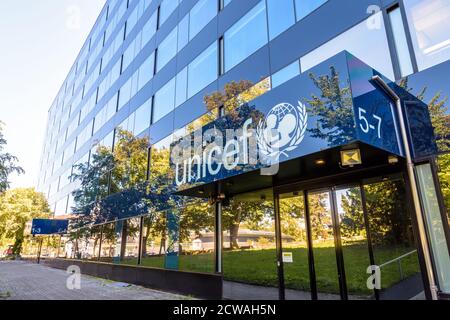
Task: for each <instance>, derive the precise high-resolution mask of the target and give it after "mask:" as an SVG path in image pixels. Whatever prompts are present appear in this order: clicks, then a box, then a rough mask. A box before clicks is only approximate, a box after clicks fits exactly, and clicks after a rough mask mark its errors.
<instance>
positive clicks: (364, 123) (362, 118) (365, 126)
mask: <svg viewBox="0 0 450 320" xmlns="http://www.w3.org/2000/svg"><path fill="white" fill-rule="evenodd" d="M366 114H367V111H366V110H365V109H363V108H359V112H358V117H359V126H360V128H361V130H362V131H363V132H364V133H366V134H367V133H369V131H370V129H372V130H374V129H375V127H374V126H373V125H371V124H369V121H368V120H367V118H366ZM372 117H373V118H374V119H375V120H377V122H378V126H377V129H378V130H377V131H378V132H377V133H378V139H381V124H382V122H383V120H382V119H381V117H379V116H377V115H375V114H374V115H372Z"/></svg>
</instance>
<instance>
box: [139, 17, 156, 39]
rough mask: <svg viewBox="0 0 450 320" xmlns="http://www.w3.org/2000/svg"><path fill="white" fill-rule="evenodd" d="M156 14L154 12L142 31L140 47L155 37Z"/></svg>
mask: <svg viewBox="0 0 450 320" xmlns="http://www.w3.org/2000/svg"><path fill="white" fill-rule="evenodd" d="M156 21H157V12H155V13H154V14H153V15H152V16H151V17H150V19H149V20H148V21H147V23H146V24H145V26H144V28H143V29H142V47H144V46H145V45H146V44H147V43H148V42H149V41H150V39H151V38H152V37H153V36H154V35H155V32H156V23H157V22H156Z"/></svg>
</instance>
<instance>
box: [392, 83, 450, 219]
mask: <svg viewBox="0 0 450 320" xmlns="http://www.w3.org/2000/svg"><path fill="white" fill-rule="evenodd" d="M408 82H409V78H408V77H406V78H404V79H402V80H401V81H400V83H399V86H400V87H401V88H403V89H404V90H406V91H407V92H409V93H412V91H413V88H411V87H409V85H408ZM427 90H428V87H424V88H423V89H422V90H420V91H419V92H418V93H417V94H416V97H417V98H418V99H419V100H421V101H424V100H425V94H426V92H427ZM447 102H448V97H443V95H442V92H436V94H435V95H434V96H433V97H432V98H431V99H430V101H428V103H427V105H428V110H429V112H430V118H431V123H432V125H433V128H434V134H435V137H436V143H437V146H438V149H439V151H440V152H444V153H449V152H450V114H449V107H448V105H447ZM438 162H439V180H440V183H441V190H442V194H443V197H444V202H445V206H446V208H447V212H448V217H449V224H450V154H444V155H441V156H439V159H438Z"/></svg>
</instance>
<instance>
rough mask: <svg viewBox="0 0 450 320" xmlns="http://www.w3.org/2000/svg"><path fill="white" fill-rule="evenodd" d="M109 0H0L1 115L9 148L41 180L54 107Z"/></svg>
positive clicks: (24, 179) (29, 175) (31, 177)
mask: <svg viewBox="0 0 450 320" xmlns="http://www.w3.org/2000/svg"><path fill="white" fill-rule="evenodd" d="M105 2H106V1H105V0H1V1H0V52H1V54H0V120H1V121H3V122H4V123H5V124H6V130H5V135H6V139H7V140H8V147H7V150H8V151H9V152H11V153H13V154H14V155H16V156H17V157H19V160H20V165H21V166H22V167H23V168H24V169H25V170H26V174H25V175H23V176H19V177H17V176H12V177H11V179H10V180H11V182H12V187H29V186H35V185H36V183H37V176H38V165H39V159H40V153H41V149H42V142H43V139H44V131H45V128H46V122H47V112H48V109H49V107H50V105H51V103H52V101H53V99H54V97H55V96H56V94H57V92H58V90H59V88H60V86H61V84H62V83H63V81H64V79H65V77H66V75H67V73H68V72H69V69H70V67H71V66H72V64H73V62H74V61H75V59H76V56H77V55H78V52H79V51H80V49H81V47H82V45H83V43H84V41H85V39H86V37H87V36H88V34H89V31H90V30H91V28H92V26H93V24H94V23H95V20H96V18H97V16H98V14H99V13H100V11H101V9H102V7H103V5H104V4H105Z"/></svg>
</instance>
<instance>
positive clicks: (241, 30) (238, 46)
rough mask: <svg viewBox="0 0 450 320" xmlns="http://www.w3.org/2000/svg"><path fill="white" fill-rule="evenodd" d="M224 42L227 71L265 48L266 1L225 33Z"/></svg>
mask: <svg viewBox="0 0 450 320" xmlns="http://www.w3.org/2000/svg"><path fill="white" fill-rule="evenodd" d="M249 35H251V36H249ZM224 41H225V71H229V70H230V69H231V68H233V67H234V66H236V65H237V64H238V63H240V62H242V61H243V60H244V59H246V58H247V57H248V56H250V55H251V54H252V53H254V52H255V51H256V50H258V49H260V48H261V47H262V46H264V45H265V44H266V43H267V41H268V39H267V23H266V6H265V1H261V2H260V3H259V4H258V5H256V6H255V7H254V8H253V9H252V10H251V11H250V12H249V13H247V14H246V15H245V16H244V17H243V18H242V19H241V20H239V21H238V22H237V23H236V24H235V25H234V26H232V27H231V28H230V29H229V30H228V31H227V32H225V36H224Z"/></svg>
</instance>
